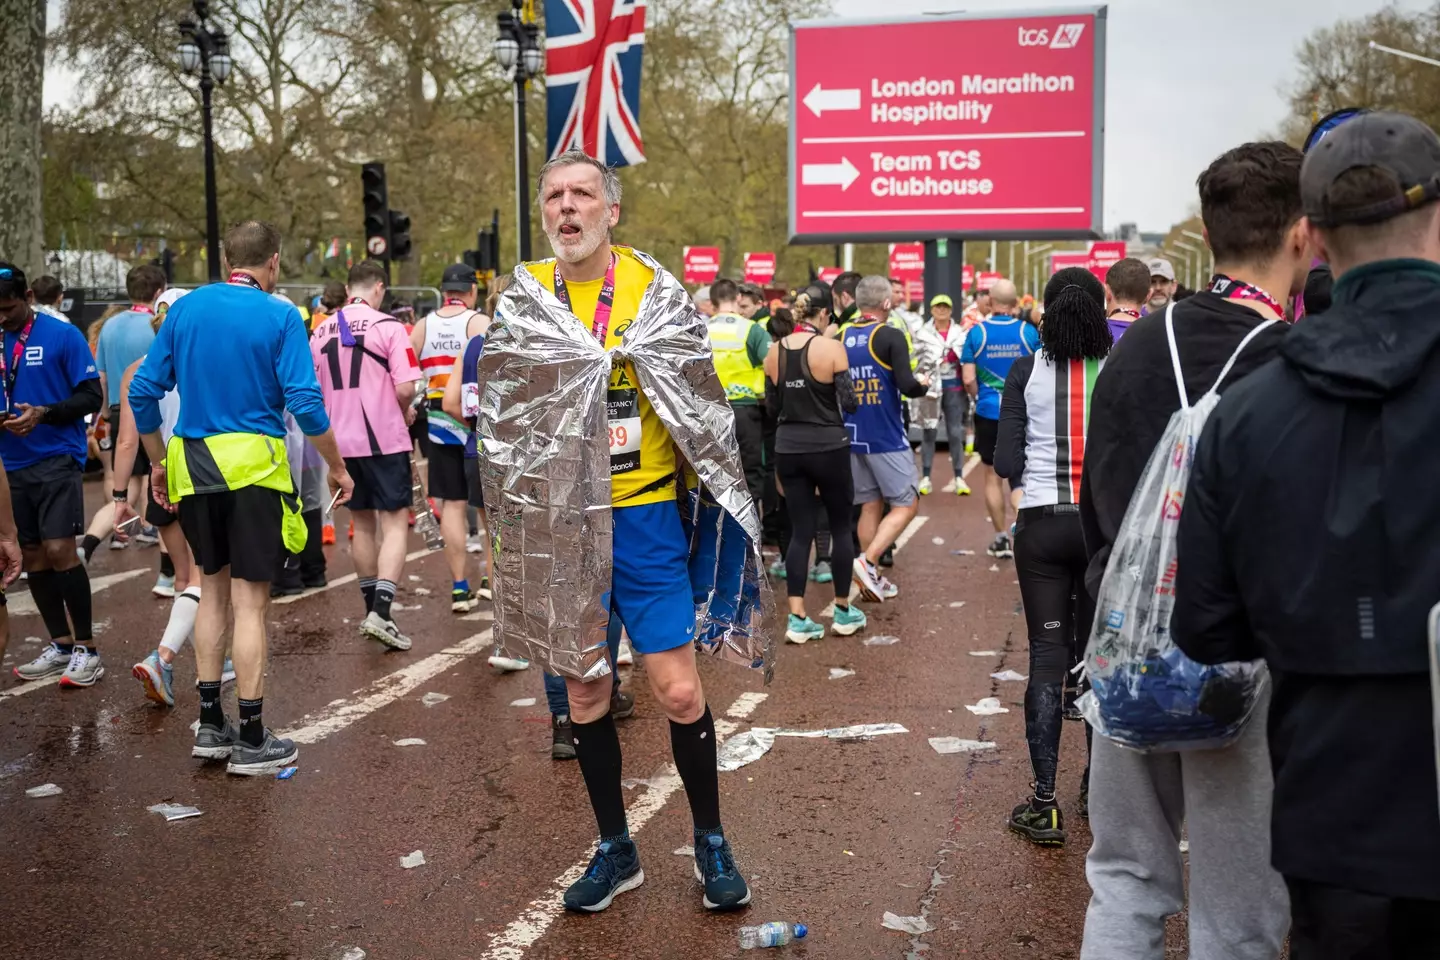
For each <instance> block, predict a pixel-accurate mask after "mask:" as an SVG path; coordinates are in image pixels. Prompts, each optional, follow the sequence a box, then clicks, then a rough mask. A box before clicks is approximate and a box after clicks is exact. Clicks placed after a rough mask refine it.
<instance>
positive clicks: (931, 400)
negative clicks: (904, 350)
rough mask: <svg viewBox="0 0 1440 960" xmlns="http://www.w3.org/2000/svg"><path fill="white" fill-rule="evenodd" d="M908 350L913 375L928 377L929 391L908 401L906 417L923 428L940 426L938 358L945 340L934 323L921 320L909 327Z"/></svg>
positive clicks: (943, 351) (931, 428) (942, 353)
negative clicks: (911, 361) (912, 366)
mask: <svg viewBox="0 0 1440 960" xmlns="http://www.w3.org/2000/svg"><path fill="white" fill-rule="evenodd" d="M910 350H911V354H910V357H911V359H912V360H914V361H915V363H914V366H915V376H916V377H929V378H930V389H929V392H927V393H926V394H925V396H923V397H918V398H914V399H912V400H911V401H910V420H911V422H913V423H918V424H919V425H920V427H921V429H923V430H934V429H936V428H937V427H939V426H940V391H941V383H940V360H941V358H942V357H943V356H944V354H945V341H944V340H942V339H941V338H940V334H939V333H937V332H936V331H935V327H934V326H932V325H931V324H928V323H922V324H920V325H919V326H918V327H912V328H911V331H910Z"/></svg>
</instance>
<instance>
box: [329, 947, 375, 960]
mask: <svg viewBox="0 0 1440 960" xmlns="http://www.w3.org/2000/svg"><path fill="white" fill-rule="evenodd" d="M366 956H367V954H366V953H365V951H364V950H361V949H360V948H359V947H341V948H340V949H339V950H338V951H336V952H335V953H333V954H331V957H330V960H365V957H366Z"/></svg>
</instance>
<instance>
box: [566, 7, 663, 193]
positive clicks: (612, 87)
mask: <svg viewBox="0 0 1440 960" xmlns="http://www.w3.org/2000/svg"><path fill="white" fill-rule="evenodd" d="M644 49H645V0H545V104H546V113H547V117H546V120H547V133H548V139H549V148H550V156H552V157H554V156H558V155H559V154H561V153H563V152H564V151H566V150H568V149H570V148H571V147H580V148H581V149H583V150H584V151H585V152H586V153H588V154H589V155H590V156H592V157H594V158H596V159H597V160H600V161H603V162H604V163H607V164H609V165H611V166H614V167H623V166H626V165H627V164H634V163H644V162H645V146H644V144H643V143H641V141H640V62H641V59H640V58H641V54H642V53H643V52H644Z"/></svg>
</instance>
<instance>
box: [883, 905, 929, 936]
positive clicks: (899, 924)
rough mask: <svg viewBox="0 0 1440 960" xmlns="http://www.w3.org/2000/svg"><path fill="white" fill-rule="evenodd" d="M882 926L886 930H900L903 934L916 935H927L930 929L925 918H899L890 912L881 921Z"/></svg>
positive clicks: (887, 911)
mask: <svg viewBox="0 0 1440 960" xmlns="http://www.w3.org/2000/svg"><path fill="white" fill-rule="evenodd" d="M880 926H882V927H884V928H885V929H886V930H899V931H900V932H901V933H913V934H916V935H919V934H922V933H925V932H926V931H927V930H929V929H930V924H929V922H927V921H926V919H925V918H924V917H897V916H896V915H895V914H893V913H891V912H890V911H889V910H886V911H885V916H884V917H882V918H881V920H880Z"/></svg>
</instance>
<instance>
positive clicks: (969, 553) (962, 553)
mask: <svg viewBox="0 0 1440 960" xmlns="http://www.w3.org/2000/svg"><path fill="white" fill-rule="evenodd" d="M950 556H952V557H973V556H975V551H974V550H951V551H950Z"/></svg>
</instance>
